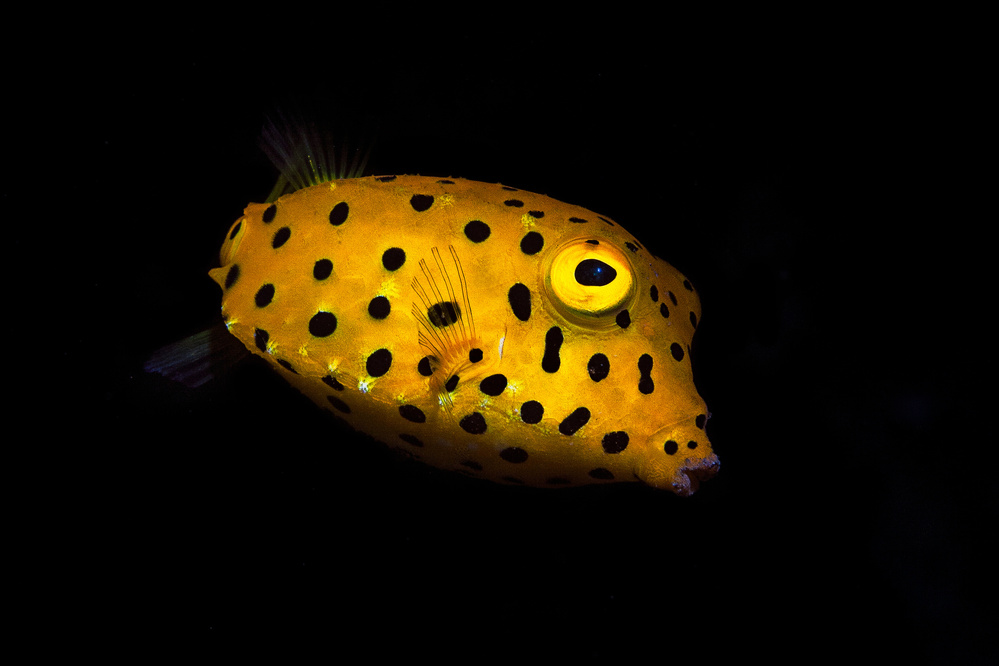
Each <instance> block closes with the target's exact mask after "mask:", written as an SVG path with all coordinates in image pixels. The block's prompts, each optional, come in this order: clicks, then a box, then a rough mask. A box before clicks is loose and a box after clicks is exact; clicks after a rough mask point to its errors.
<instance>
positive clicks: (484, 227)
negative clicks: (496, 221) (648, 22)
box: [465, 220, 492, 243]
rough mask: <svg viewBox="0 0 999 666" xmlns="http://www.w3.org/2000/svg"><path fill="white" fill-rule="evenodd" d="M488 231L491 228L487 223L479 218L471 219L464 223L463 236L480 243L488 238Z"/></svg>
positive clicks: (490, 231)
mask: <svg viewBox="0 0 999 666" xmlns="http://www.w3.org/2000/svg"><path fill="white" fill-rule="evenodd" d="M490 233H492V230H491V229H490V228H489V225H488V224H486V223H485V222H483V221H481V220H472V221H471V222H469V223H468V224H466V225H465V236H467V237H468V240H470V241H472V242H473V243H481V242H482V241H484V240H486V239H487V238H489V234H490Z"/></svg>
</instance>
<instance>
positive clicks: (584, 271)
mask: <svg viewBox="0 0 999 666" xmlns="http://www.w3.org/2000/svg"><path fill="white" fill-rule="evenodd" d="M616 277H617V271H616V270H614V269H613V268H612V267H611V266H608V265H607V264H605V263H604V262H602V261H600V260H599V259H583V260H582V261H581V262H579V263H578V264H576V282H578V283H579V284H581V285H584V286H587V287H603V286H606V285H608V284H610V283H611V282H613V281H614V278H616Z"/></svg>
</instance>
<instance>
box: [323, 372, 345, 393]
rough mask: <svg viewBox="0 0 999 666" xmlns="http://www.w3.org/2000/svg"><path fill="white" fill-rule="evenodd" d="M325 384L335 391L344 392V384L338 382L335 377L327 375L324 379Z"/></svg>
mask: <svg viewBox="0 0 999 666" xmlns="http://www.w3.org/2000/svg"><path fill="white" fill-rule="evenodd" d="M323 383H324V384H326V385H327V386H329V387H330V388H332V389H333V390H334V391H342V390H343V384H341V383H340V382H339V381H337V380H336V378H335V377H333V375H326V376H325V377H323Z"/></svg>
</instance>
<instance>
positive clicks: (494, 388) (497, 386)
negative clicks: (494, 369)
mask: <svg viewBox="0 0 999 666" xmlns="http://www.w3.org/2000/svg"><path fill="white" fill-rule="evenodd" d="M505 388H506V377H505V376H504V375H489V376H488V377H486V378H485V379H483V380H482V381H481V382H479V390H480V391H482V392H483V393H485V394H486V395H491V396H497V395H499V394H500V393H502V392H503V390H504V389H505Z"/></svg>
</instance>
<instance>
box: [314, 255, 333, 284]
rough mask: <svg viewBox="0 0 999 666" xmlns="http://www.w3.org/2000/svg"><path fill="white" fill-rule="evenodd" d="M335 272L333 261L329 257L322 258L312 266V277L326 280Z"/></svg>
mask: <svg viewBox="0 0 999 666" xmlns="http://www.w3.org/2000/svg"><path fill="white" fill-rule="evenodd" d="M332 274H333V262H332V261H330V260H329V259H320V260H319V261H317V262H316V263H315V264H314V265H313V266H312V277H314V278H316V279H317V280H325V279H326V278H328V277H329V276H330V275H332Z"/></svg>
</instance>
